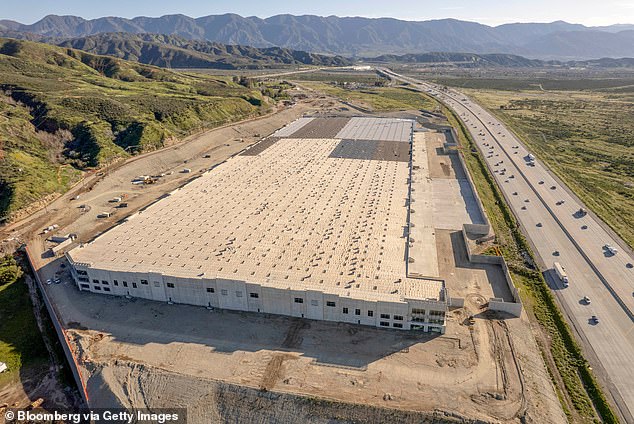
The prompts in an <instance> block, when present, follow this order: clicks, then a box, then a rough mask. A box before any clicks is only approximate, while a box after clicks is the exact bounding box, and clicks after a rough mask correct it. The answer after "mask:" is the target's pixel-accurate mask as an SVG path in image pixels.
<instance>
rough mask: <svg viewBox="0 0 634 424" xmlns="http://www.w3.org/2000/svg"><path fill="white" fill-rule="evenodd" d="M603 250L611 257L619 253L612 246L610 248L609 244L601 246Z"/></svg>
mask: <svg viewBox="0 0 634 424" xmlns="http://www.w3.org/2000/svg"><path fill="white" fill-rule="evenodd" d="M603 250H605V251H606V252H608V253H609V254H610V255H612V256H614V255H616V254H617V253H619V251H618V250H617V249H616V248H615V247H613V246H611V245H609V244H606V245H604V246H603Z"/></svg>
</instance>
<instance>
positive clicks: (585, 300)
mask: <svg viewBox="0 0 634 424" xmlns="http://www.w3.org/2000/svg"><path fill="white" fill-rule="evenodd" d="M582 300H583V303H585V304H586V305H589V304H590V303H591V302H590V298H589V297H588V296H583V299H582Z"/></svg>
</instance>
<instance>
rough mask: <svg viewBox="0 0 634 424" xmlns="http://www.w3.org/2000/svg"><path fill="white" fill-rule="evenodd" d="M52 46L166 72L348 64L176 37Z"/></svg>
mask: <svg viewBox="0 0 634 424" xmlns="http://www.w3.org/2000/svg"><path fill="white" fill-rule="evenodd" d="M55 44H57V45H59V46H61V47H72V48H74V49H79V50H84V51H87V52H90V53H93V54H99V55H108V56H115V57H118V58H121V59H126V60H132V61H135V62H141V63H145V64H149V65H156V66H161V67H167V68H216V69H235V68H239V67H242V68H244V67H251V68H253V67H263V66H270V65H280V64H285V65H315V66H346V65H350V64H351V63H352V62H351V61H350V60H349V59H345V58H343V57H341V56H326V55H320V54H314V53H307V52H304V51H298V50H291V49H286V48H281V47H266V48H255V47H249V46H240V45H226V44H220V43H214V42H209V41H198V40H188V39H185V38H183V37H180V36H176V35H158V34H126V33H104V34H98V35H92V36H88V37H81V38H73V39H70V40H65V41H62V42H59V43H55Z"/></svg>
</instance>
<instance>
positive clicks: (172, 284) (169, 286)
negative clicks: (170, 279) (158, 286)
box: [165, 283, 174, 289]
mask: <svg viewBox="0 0 634 424" xmlns="http://www.w3.org/2000/svg"><path fill="white" fill-rule="evenodd" d="M165 285H166V286H167V288H168V289H173V288H174V283H167V284H165Z"/></svg>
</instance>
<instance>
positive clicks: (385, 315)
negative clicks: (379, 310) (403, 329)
mask: <svg viewBox="0 0 634 424" xmlns="http://www.w3.org/2000/svg"><path fill="white" fill-rule="evenodd" d="M381 318H383V319H390V314H381Z"/></svg>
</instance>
